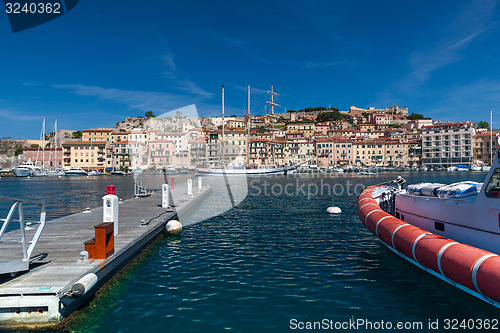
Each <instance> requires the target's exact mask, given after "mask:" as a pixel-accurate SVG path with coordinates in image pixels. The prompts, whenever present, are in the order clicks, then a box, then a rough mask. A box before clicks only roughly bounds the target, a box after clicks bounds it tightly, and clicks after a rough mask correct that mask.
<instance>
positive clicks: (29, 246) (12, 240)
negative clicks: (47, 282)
mask: <svg viewBox="0 0 500 333" xmlns="http://www.w3.org/2000/svg"><path fill="white" fill-rule="evenodd" d="M0 200H4V201H11V202H13V203H12V206H11V207H10V210H9V212H8V214H7V217H6V218H5V219H0V222H2V221H3V224H2V227H1V228H0V245H2V244H21V245H22V257H23V259H22V260H11V261H0V274H8V273H10V274H15V273H17V272H21V271H27V270H29V261H30V258H31V254H32V253H33V250H34V249H35V246H36V244H37V242H38V240H39V239H40V236H41V234H42V231H43V229H44V227H45V218H46V212H45V205H44V204H43V203H41V202H37V201H33V200H26V199H19V198H12V197H7V196H2V195H0ZM25 205H36V206H38V208H39V210H40V220H39V224H38V228H37V229H36V231H35V233H34V235H33V237H32V239H31V240H28V239H27V236H26V230H31V229H32V228H31V227H30V226H27V224H30V222H27V221H26V220H25V216H24V206H25ZM16 210H17V215H18V218H19V219H18V221H19V232H20V235H19V236H17V235H16V236H15V237H7V235H14V234H17V233H16V232H14V231H12V232H7V227H8V226H9V224H10V223H12V222H15V220H14V215H15V213H16ZM6 238H8V239H6ZM19 238H20V240H19ZM2 252H4V251H2ZM16 252H17V251H16ZM4 253H5V252H4ZM9 254H10V255H12V253H9ZM14 256H15V253H14ZM16 258H19V257H18V256H16Z"/></svg>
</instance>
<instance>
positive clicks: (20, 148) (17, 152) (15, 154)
mask: <svg viewBox="0 0 500 333" xmlns="http://www.w3.org/2000/svg"><path fill="white" fill-rule="evenodd" d="M22 153H23V145H21V144H19V145H17V147H16V150H14V156H18V155H20V154H22Z"/></svg>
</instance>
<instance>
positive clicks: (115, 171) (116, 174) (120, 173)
mask: <svg viewBox="0 0 500 333" xmlns="http://www.w3.org/2000/svg"><path fill="white" fill-rule="evenodd" d="M111 174H112V175H115V176H125V171H123V170H113V171H111Z"/></svg>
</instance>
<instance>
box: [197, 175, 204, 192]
mask: <svg viewBox="0 0 500 333" xmlns="http://www.w3.org/2000/svg"><path fill="white" fill-rule="evenodd" d="M202 188H203V178H201V177H198V192H201V189H202Z"/></svg>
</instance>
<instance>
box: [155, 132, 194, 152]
mask: <svg viewBox="0 0 500 333" xmlns="http://www.w3.org/2000/svg"><path fill="white" fill-rule="evenodd" d="M158 140H170V141H173V142H175V151H176V152H181V151H187V142H188V138H187V133H181V132H159V133H158Z"/></svg>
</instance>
